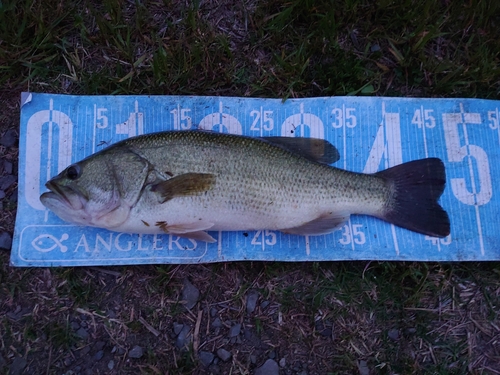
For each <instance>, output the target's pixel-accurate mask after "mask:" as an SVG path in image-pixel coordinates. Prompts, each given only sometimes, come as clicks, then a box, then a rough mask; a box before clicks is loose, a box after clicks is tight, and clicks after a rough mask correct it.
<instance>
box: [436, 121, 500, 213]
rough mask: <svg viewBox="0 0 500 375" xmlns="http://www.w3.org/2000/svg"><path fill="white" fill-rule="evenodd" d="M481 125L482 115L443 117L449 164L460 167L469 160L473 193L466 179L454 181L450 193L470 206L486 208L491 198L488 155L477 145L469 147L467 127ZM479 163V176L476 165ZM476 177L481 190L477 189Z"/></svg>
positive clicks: (453, 179)
mask: <svg viewBox="0 0 500 375" xmlns="http://www.w3.org/2000/svg"><path fill="white" fill-rule="evenodd" d="M467 123H469V124H481V118H480V115H479V113H443V125H444V134H445V141H446V151H447V154H448V160H449V161H450V162H455V163H459V162H462V161H464V160H465V159H467V161H468V170H469V174H470V180H471V190H472V191H469V190H468V188H467V184H466V181H465V178H463V177H459V178H452V179H451V189H452V191H453V194H454V195H455V197H457V199H458V200H459V201H460V202H462V203H464V204H467V205H471V206H474V205H478V206H480V205H484V204H486V203H488V202H489V201H490V199H491V195H492V186H491V175H490V165H489V162H488V155H486V152H484V150H483V149H482V148H481V147H479V146H476V145H471V144H469V137H468V135H467V127H466V124H467ZM459 125H462V127H463V128H462V129H463V134H464V139H465V145H463V146H462V145H461V144H460V134H459ZM472 159H475V161H476V163H475V164H476V168H477V172H476V171H475V169H476V168H475V167H474V163H473V162H472ZM476 173H477V180H478V181H479V186H476V178H475V176H476Z"/></svg>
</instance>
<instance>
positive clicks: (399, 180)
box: [376, 158, 450, 237]
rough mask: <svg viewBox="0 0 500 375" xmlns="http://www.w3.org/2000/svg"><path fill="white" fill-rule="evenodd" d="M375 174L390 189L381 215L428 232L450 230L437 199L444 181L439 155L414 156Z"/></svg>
mask: <svg viewBox="0 0 500 375" xmlns="http://www.w3.org/2000/svg"><path fill="white" fill-rule="evenodd" d="M376 175H377V176H379V177H382V178H383V179H385V180H386V181H387V183H388V184H389V186H392V191H393V195H392V197H391V199H390V200H389V202H388V203H387V205H386V211H385V212H384V214H383V216H382V217H381V219H384V220H386V221H388V222H390V223H393V224H395V225H397V226H400V227H403V228H406V229H409V230H412V231H414V232H418V233H423V234H427V235H429V236H434V237H446V236H447V235H448V234H450V219H449V218H448V214H447V213H446V211H445V210H443V208H442V207H441V206H440V205H439V203H438V199H439V197H440V196H441V194H442V193H443V190H444V187H445V184H446V174H445V168H444V164H443V162H442V161H441V160H440V159H437V158H428V159H421V160H415V161H411V162H409V163H404V164H401V165H397V166H395V167H392V168H389V169H386V170H385V171H382V172H378V173H377V174H376Z"/></svg>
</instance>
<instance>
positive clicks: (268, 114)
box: [250, 108, 274, 131]
mask: <svg viewBox="0 0 500 375" xmlns="http://www.w3.org/2000/svg"><path fill="white" fill-rule="evenodd" d="M250 116H251V117H253V122H252V125H251V126H250V130H253V131H262V130H266V131H270V130H273V128H274V120H273V117H272V116H273V111H263V110H262V108H261V109H260V111H257V110H253V111H251V112H250Z"/></svg>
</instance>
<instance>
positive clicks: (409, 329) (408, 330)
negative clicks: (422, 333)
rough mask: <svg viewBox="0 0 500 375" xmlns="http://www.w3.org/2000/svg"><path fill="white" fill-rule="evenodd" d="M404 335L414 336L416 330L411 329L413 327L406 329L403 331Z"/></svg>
mask: <svg viewBox="0 0 500 375" xmlns="http://www.w3.org/2000/svg"><path fill="white" fill-rule="evenodd" d="M405 333H406V334H407V335H414V334H415V333H417V329H416V328H413V327H412V328H407V329H405Z"/></svg>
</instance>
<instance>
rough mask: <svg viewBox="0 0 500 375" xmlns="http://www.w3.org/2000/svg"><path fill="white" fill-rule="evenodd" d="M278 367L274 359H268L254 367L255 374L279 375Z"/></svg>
mask: <svg viewBox="0 0 500 375" xmlns="http://www.w3.org/2000/svg"><path fill="white" fill-rule="evenodd" d="M279 373H280V368H279V366H278V364H277V363H276V361H275V360H273V359H268V360H267V361H266V362H264V364H263V365H262V366H260V367H258V368H257V369H255V373H254V374H255V375H279Z"/></svg>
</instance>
